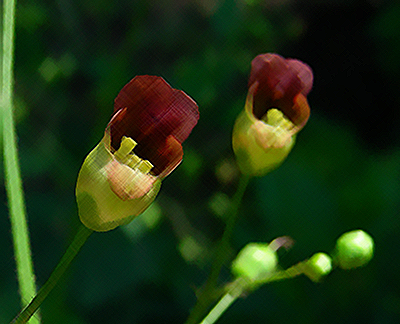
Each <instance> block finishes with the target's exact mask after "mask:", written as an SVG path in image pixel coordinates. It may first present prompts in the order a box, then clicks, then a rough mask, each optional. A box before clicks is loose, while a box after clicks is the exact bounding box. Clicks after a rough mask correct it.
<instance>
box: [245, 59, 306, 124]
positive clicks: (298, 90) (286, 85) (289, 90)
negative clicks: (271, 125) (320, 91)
mask: <svg viewBox="0 0 400 324" xmlns="http://www.w3.org/2000/svg"><path fill="white" fill-rule="evenodd" d="M255 82H257V83H258V86H257V87H256V88H255V91H254V93H253V95H254V101H253V114H254V115H255V116H256V117H257V118H259V119H261V118H262V116H263V115H264V114H265V113H266V112H267V110H268V109H270V108H278V109H279V110H281V111H282V112H283V113H284V114H285V115H286V116H287V117H288V118H289V119H290V120H291V121H292V122H293V123H294V124H295V125H297V126H299V127H302V126H304V124H305V123H306V122H307V120H308V117H309V115H310V110H309V107H308V104H306V105H305V103H306V101H304V98H305V96H306V95H307V94H308V93H309V92H310V90H311V87H312V83H313V74H312V71H311V68H310V67H309V66H308V65H306V64H304V63H303V62H300V61H298V60H294V59H285V58H283V57H282V56H280V55H277V54H269V53H268V54H261V55H258V56H257V57H256V58H254V60H253V61H252V63H251V73H250V78H249V87H250V86H251V85H253V84H254V83H255ZM299 95H300V96H299ZM301 97H302V98H301Z"/></svg>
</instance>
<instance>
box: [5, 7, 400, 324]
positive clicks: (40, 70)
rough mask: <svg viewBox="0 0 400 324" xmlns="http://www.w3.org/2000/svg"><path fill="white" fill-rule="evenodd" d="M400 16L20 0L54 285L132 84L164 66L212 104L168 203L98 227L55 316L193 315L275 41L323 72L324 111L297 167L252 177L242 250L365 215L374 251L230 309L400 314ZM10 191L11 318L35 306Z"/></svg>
mask: <svg viewBox="0 0 400 324" xmlns="http://www.w3.org/2000/svg"><path fill="white" fill-rule="evenodd" d="M399 15H400V6H399V5H398V3H397V2H395V1H383V0H381V1H366V0H364V1H361V0H359V1H357V0H354V1H339V0H336V1H334V0H330V1H305V0H304V1H294V0H285V1H283V0H282V1H278V0H274V1H263V0H252V1H250V0H246V1H245V0H225V1H222V0H221V1H214V0H206V1H200V0H190V1H183V0H162V1H161V0H150V1H141V0H140V1H139V0H137V1H125V0H123V1H118V2H115V1H111V0H100V1H95V2H93V1H88V0H82V1H65V0H59V1H36V2H32V1H30V2H29V1H20V2H19V3H18V7H17V23H16V28H17V38H16V60H15V76H16V85H15V90H16V98H15V104H16V113H15V114H16V120H17V130H18V135H19V142H18V144H19V148H20V150H19V154H20V160H21V167H22V174H23V180H24V189H25V192H26V203H27V211H28V216H29V226H30V229H31V239H32V248H33V259H34V263H35V271H36V274H37V279H38V283H39V284H43V283H44V282H45V280H46V279H47V277H48V276H49V274H50V272H51V270H52V269H53V268H54V267H55V265H56V264H57V262H58V260H59V258H60V257H61V255H62V253H63V252H64V250H65V248H66V246H67V244H68V243H69V242H70V240H71V237H72V235H74V234H75V231H76V228H77V226H78V217H77V208H76V204H75V197H74V187H75V181H76V177H77V173H78V170H79V167H80V165H81V163H82V161H83V159H84V157H85V156H86V155H87V153H88V152H89V151H90V150H91V149H92V148H93V147H94V146H95V145H96V143H97V142H98V139H99V138H100V137H101V136H102V133H103V130H104V127H105V126H106V124H107V122H108V120H109V118H110V116H111V113H112V108H113V99H114V98H115V96H116V95H117V93H118V91H119V90H120V89H121V88H122V86H123V85H124V84H126V83H127V82H128V81H129V80H130V79H131V78H133V77H134V76H135V75H138V74H155V75H160V76H163V77H164V78H165V79H166V80H167V81H168V82H169V83H170V84H171V85H172V86H173V87H174V88H178V89H182V90H184V91H185V92H187V93H188V94H189V95H190V96H191V97H193V98H194V99H195V100H196V101H197V102H198V104H199V107H200V115H201V118H200V121H199V124H198V126H196V128H195V129H194V131H193V133H192V135H191V136H190V137H189V139H188V141H187V142H185V157H184V160H183V163H182V165H181V166H180V167H179V168H178V169H177V170H176V172H174V173H173V174H171V176H170V177H168V179H166V181H164V183H163V186H162V188H161V193H160V196H159V197H158V198H157V200H156V202H157V203H156V205H154V206H152V207H151V208H150V209H149V210H148V211H147V212H146V213H145V214H144V215H142V216H141V217H139V218H138V219H136V220H135V221H134V222H133V223H131V224H129V225H128V226H126V227H123V228H120V229H117V230H115V231H112V232H110V233H106V234H101V233H96V234H95V235H93V236H92V237H91V238H90V239H89V241H88V243H87V245H86V246H85V247H84V248H83V250H82V252H81V254H80V255H79V256H78V259H77V260H76V263H75V264H74V265H73V267H72V269H71V271H70V272H69V276H67V277H66V278H65V280H64V281H63V283H62V284H61V285H60V286H59V287H58V288H57V289H56V290H55V291H54V292H53V293H52V294H51V296H50V298H49V299H48V300H47V301H46V302H45V303H44V305H43V311H42V314H43V319H44V323H58V324H63V323H66V324H67V323H78V324H80V323H82V324H83V323H137V324H144V323H146V324H148V323H182V322H184V320H185V318H186V317H187V315H188V312H189V310H190V307H192V306H193V305H194V303H195V295H194V291H193V288H194V287H198V286H200V285H201V284H202V283H203V282H204V280H205V278H206V275H207V273H208V270H209V268H208V264H209V263H208V262H209V260H210V257H211V255H212V253H213V247H214V244H215V242H216V239H217V238H218V237H219V236H220V235H221V233H222V230H223V217H224V210H225V209H226V206H227V205H228V204H229V197H230V196H231V194H232V192H233V191H234V189H235V185H236V180H237V170H236V169H235V168H234V164H233V161H232V160H231V159H232V151H231V147H230V139H231V131H232V127H233V122H234V120H235V118H236V116H237V114H238V113H239V112H240V111H241V110H242V108H243V105H244V101H245V96H246V92H247V77H248V73H249V71H250V62H251V60H252V59H253V58H254V57H255V56H256V55H257V54H260V53H265V52H277V53H280V54H282V55H283V56H285V57H295V58H298V59H300V60H302V61H304V62H307V63H308V64H309V65H310V66H311V67H312V68H313V70H314V75H315V86H314V89H313V91H312V92H311V93H310V95H309V102H310V106H311V109H312V115H311V118H310V120H309V123H308V124H307V126H306V127H305V128H304V129H303V131H302V133H301V134H300V135H299V136H298V139H297V143H296V146H295V147H294V149H293V151H292V152H291V154H290V155H289V157H288V159H287V160H286V161H285V163H284V164H283V165H282V166H281V167H280V168H279V169H278V170H276V171H274V172H272V173H271V174H270V175H267V176H266V177H264V178H261V179H256V180H254V181H253V182H252V183H251V185H250V188H249V192H248V193H247V194H246V195H245V200H244V204H243V206H242V209H241V213H240V214H241V217H240V220H239V223H238V225H237V228H236V230H235V233H234V238H233V241H232V255H231V259H233V258H234V255H235V253H237V251H239V250H240V249H241V248H242V247H243V246H244V245H246V244H247V243H248V242H252V241H264V242H269V241H271V240H272V239H273V238H275V237H277V236H281V235H289V236H291V237H292V238H293V239H294V240H295V241H296V244H295V246H294V247H293V248H292V250H291V251H289V252H288V253H285V254H284V255H282V256H281V257H280V261H281V263H282V264H283V265H285V266H290V265H292V264H294V263H296V262H297V261H300V260H303V259H305V258H308V257H310V256H311V255H312V254H313V253H315V252H317V251H327V252H330V251H331V250H332V249H333V248H334V244H335V240H336V238H337V237H338V236H339V235H340V234H342V233H343V232H345V231H348V230H352V229H355V228H362V229H364V230H365V231H367V232H368V233H370V234H371V235H372V237H373V238H374V240H375V243H376V251H375V257H374V259H373V260H372V261H371V262H370V263H369V264H368V265H367V266H366V267H364V268H361V269H356V270H353V271H342V270H340V271H339V270H337V271H333V272H332V274H330V275H329V276H327V278H325V280H324V281H323V282H322V283H320V284H315V283H313V282H311V281H310V280H308V279H307V278H305V277H301V278H297V279H294V280H290V281H287V282H277V283H273V284H271V285H266V286H265V287H263V288H261V289H260V290H258V291H257V292H255V293H253V294H251V295H250V296H248V297H247V298H245V299H243V300H240V301H238V302H237V303H236V304H235V305H234V306H233V307H232V308H231V309H229V310H228V312H227V313H226V314H224V316H223V317H222V318H221V320H220V323H221V324H222V323H264V322H268V323H287V322H290V323H308V324H309V323H337V322H340V323H355V322H357V323H358V322H363V323H393V322H399V321H400V280H399V276H398V269H399V268H400V261H399V258H398V257H397V255H398V250H399V249H400V245H399V240H398V236H399V229H400V219H399V217H398V214H399V209H400V182H399V176H400V150H399V145H400V135H399V129H398V126H397V125H398V124H399V121H400V120H399V119H400V114H399V111H400V110H399V105H400V99H399V98H400V97H399V95H398V85H397V84H398V79H399V77H400V70H399V67H400V35H399V30H400V28H399V26H398V25H399V19H398V17H399ZM1 174H2V169H1ZM2 176H3V174H2ZM1 194H2V195H1V197H2V204H0V214H1V217H0V246H1V247H2V248H1V249H0V259H1V262H0V305H1V307H0V309H1V312H0V322H1V323H7V321H9V320H10V319H11V318H12V317H13V316H14V315H15V314H16V313H17V311H18V310H19V302H18V293H17V283H16V279H15V273H14V267H15V264H14V260H13V253H12V244H11V235H10V229H9V228H10V225H9V221H8V218H7V208H6V207H7V206H6V195H5V191H4V187H1ZM222 279H224V280H229V279H230V278H229V272H228V271H225V272H224V275H223V276H222Z"/></svg>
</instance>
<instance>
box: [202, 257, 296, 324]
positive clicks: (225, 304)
mask: <svg viewBox="0 0 400 324" xmlns="http://www.w3.org/2000/svg"><path fill="white" fill-rule="evenodd" d="M303 270H304V264H303V262H299V263H298V264H295V265H294V266H291V267H290V268H288V269H286V270H281V271H278V272H276V273H273V274H271V275H269V276H266V277H265V278H263V279H260V280H258V281H246V280H243V278H238V279H236V280H235V281H234V282H232V283H229V284H227V285H226V287H230V288H229V289H228V290H227V292H226V293H225V294H224V295H223V296H222V298H221V299H220V300H219V301H218V303H217V304H216V305H215V306H214V307H213V308H212V309H211V311H210V312H209V313H208V315H207V316H206V317H204V319H203V320H202V321H201V322H200V324H214V323H215V322H216V321H217V320H218V319H219V318H220V317H221V315H222V314H223V313H225V311H226V310H227V309H228V308H229V307H230V306H231V305H232V304H233V303H234V302H235V301H236V300H237V299H238V298H239V297H240V296H241V295H242V294H243V292H250V291H254V290H255V289H258V288H260V287H261V286H263V285H265V284H267V283H270V282H273V281H278V280H284V279H292V278H295V277H297V276H299V275H301V274H303V273H304V272H303Z"/></svg>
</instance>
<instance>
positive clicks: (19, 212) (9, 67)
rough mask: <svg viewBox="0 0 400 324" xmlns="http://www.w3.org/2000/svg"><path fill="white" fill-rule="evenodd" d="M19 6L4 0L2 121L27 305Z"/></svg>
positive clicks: (29, 280) (31, 284)
mask: <svg viewBox="0 0 400 324" xmlns="http://www.w3.org/2000/svg"><path fill="white" fill-rule="evenodd" d="M15 5H16V1H15V0H4V1H3V26H2V50H1V81H0V84H1V96H0V104H1V113H2V114H1V115H2V116H1V121H0V122H2V128H3V134H2V135H3V136H2V137H3V141H4V143H3V154H4V173H5V187H6V190H7V199H8V207H9V213H10V222H11V231H12V237H13V244H14V253H15V261H16V268H17V277H18V284H19V291H20V294H21V305H22V306H25V305H26V304H28V303H29V301H30V300H31V299H32V297H33V296H34V295H35V294H36V284H35V275H34V271H33V263H32V256H31V248H30V240H29V230H28V224H27V220H26V210H25V202H24V196H23V189H22V181H21V172H20V168H19V161H18V152H17V141H16V134H15V125H14V118H13V90H14V76H13V63H14V38H15V36H14V34H15ZM31 323H40V319H39V317H37V318H36V319H34V320H32V322H31Z"/></svg>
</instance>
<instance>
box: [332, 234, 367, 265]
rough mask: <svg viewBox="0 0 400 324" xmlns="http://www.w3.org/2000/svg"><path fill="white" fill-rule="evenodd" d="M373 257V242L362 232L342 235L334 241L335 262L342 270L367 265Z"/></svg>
mask: <svg viewBox="0 0 400 324" xmlns="http://www.w3.org/2000/svg"><path fill="white" fill-rule="evenodd" d="M373 255H374V240H373V239H372V237H371V236H370V235H369V234H367V233H365V232H364V231H362V230H355V231H351V232H347V233H344V234H343V235H342V236H340V237H339V239H338V240H337V241H336V248H335V262H336V263H337V265H338V266H339V267H340V268H342V269H346V270H347V269H352V268H357V267H361V266H363V265H365V264H367V263H368V262H369V261H370V260H371V259H372V257H373Z"/></svg>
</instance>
